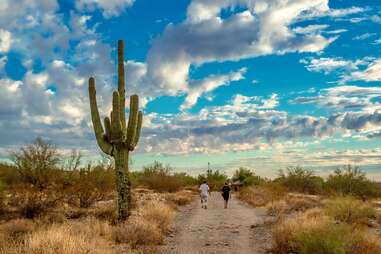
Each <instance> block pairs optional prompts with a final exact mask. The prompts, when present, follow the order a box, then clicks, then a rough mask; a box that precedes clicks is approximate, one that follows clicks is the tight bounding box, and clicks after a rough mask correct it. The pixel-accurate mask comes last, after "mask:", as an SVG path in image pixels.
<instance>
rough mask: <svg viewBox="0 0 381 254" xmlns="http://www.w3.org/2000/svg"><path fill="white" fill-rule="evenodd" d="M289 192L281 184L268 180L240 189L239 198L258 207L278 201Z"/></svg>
mask: <svg viewBox="0 0 381 254" xmlns="http://www.w3.org/2000/svg"><path fill="white" fill-rule="evenodd" d="M286 194H287V190H286V189H285V188H284V187H283V186H282V185H280V184H277V183H273V182H268V183H265V184H261V185H259V186H251V187H244V188H241V189H240V190H239V193H238V198H239V199H241V200H243V201H245V202H246V203H248V204H250V205H252V206H254V207H257V206H265V205H267V204H268V203H270V202H274V201H277V200H279V199H281V198H283V197H284V196H285V195H286Z"/></svg>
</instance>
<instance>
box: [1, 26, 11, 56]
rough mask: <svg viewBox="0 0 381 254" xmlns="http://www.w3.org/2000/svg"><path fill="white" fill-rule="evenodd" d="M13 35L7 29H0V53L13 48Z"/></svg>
mask: <svg viewBox="0 0 381 254" xmlns="http://www.w3.org/2000/svg"><path fill="white" fill-rule="evenodd" d="M11 42H12V36H11V33H10V32H9V31H7V30H4V29H0V53H7V52H8V51H9V49H10V48H11Z"/></svg>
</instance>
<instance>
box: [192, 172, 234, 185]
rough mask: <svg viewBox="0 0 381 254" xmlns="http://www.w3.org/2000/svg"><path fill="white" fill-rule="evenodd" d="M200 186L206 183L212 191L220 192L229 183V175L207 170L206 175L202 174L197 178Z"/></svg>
mask: <svg viewBox="0 0 381 254" xmlns="http://www.w3.org/2000/svg"><path fill="white" fill-rule="evenodd" d="M197 179H198V184H201V183H203V182H204V181H206V182H207V183H208V185H209V187H210V189H211V190H220V189H221V188H222V186H223V185H224V184H225V182H227V181H228V177H227V175H225V174H224V173H221V172H220V171H219V170H215V171H213V170H211V169H210V170H207V171H206V174H201V175H199V176H198V177H197Z"/></svg>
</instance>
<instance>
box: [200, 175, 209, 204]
mask: <svg viewBox="0 0 381 254" xmlns="http://www.w3.org/2000/svg"><path fill="white" fill-rule="evenodd" d="M199 191H200V197H201V208H205V209H207V208H208V207H207V205H208V196H209V193H210V191H209V186H208V184H207V183H206V181H204V182H203V183H202V184H201V185H200V188H199Z"/></svg>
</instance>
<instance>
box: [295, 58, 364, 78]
mask: <svg viewBox="0 0 381 254" xmlns="http://www.w3.org/2000/svg"><path fill="white" fill-rule="evenodd" d="M300 62H301V63H303V64H305V67H306V68H307V70H309V71H313V72H324V73H325V74H328V73H331V72H332V71H334V70H337V69H346V70H354V69H357V65H359V64H360V63H361V62H360V61H355V62H352V61H348V60H344V59H342V58H329V57H322V58H310V59H302V60H301V61H300Z"/></svg>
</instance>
